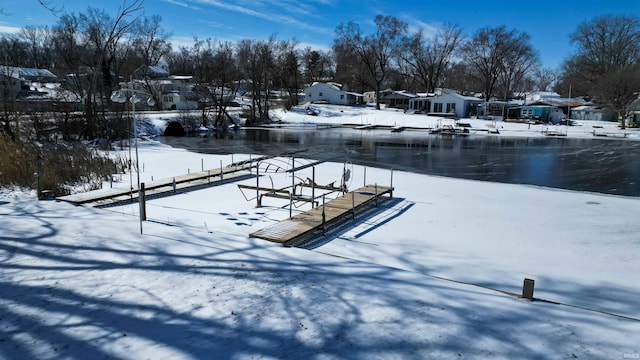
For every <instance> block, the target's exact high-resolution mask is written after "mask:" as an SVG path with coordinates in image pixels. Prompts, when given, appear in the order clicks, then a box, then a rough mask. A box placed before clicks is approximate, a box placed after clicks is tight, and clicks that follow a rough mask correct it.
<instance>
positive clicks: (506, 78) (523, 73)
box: [497, 33, 539, 99]
mask: <svg viewBox="0 0 640 360" xmlns="http://www.w3.org/2000/svg"><path fill="white" fill-rule="evenodd" d="M529 40H530V37H529V35H527V34H525V33H520V35H519V36H518V38H517V40H516V42H515V43H514V44H513V46H511V47H510V48H509V49H508V50H507V51H506V54H505V57H504V60H503V62H502V69H501V71H500V73H499V75H498V82H497V87H498V88H499V89H500V90H501V93H500V94H501V95H503V96H504V99H509V98H510V97H511V96H512V95H513V92H514V91H520V92H523V91H527V90H529V89H530V88H531V84H532V83H533V76H534V74H535V71H536V70H537V69H538V67H539V60H538V55H537V53H536V52H535V51H534V50H533V47H532V46H531V45H530V42H529Z"/></svg>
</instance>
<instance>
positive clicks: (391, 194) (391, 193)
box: [389, 168, 393, 197]
mask: <svg viewBox="0 0 640 360" xmlns="http://www.w3.org/2000/svg"><path fill="white" fill-rule="evenodd" d="M390 187H391V189H393V168H392V169H391V185H390ZM389 194H390V197H393V190H391V192H390V193H389Z"/></svg>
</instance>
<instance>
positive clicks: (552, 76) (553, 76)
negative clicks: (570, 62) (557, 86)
mask: <svg viewBox="0 0 640 360" xmlns="http://www.w3.org/2000/svg"><path fill="white" fill-rule="evenodd" d="M557 79H558V73H557V72H556V71H554V70H553V69H551V68H539V69H537V70H536V71H535V74H534V80H535V87H536V89H537V90H539V91H548V90H549V89H550V87H551V86H552V85H553V83H555V81H556V80H557Z"/></svg>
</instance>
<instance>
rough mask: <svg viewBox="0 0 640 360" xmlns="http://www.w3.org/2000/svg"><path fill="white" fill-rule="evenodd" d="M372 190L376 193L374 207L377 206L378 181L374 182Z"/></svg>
mask: <svg viewBox="0 0 640 360" xmlns="http://www.w3.org/2000/svg"><path fill="white" fill-rule="evenodd" d="M374 189H375V190H374V192H375V194H376V207H378V183H375V184H374Z"/></svg>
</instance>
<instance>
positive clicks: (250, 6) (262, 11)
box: [195, 0, 333, 34]
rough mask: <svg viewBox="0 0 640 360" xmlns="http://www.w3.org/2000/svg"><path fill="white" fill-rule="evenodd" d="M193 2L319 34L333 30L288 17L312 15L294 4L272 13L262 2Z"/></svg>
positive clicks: (199, 0)
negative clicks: (292, 14) (295, 14)
mask: <svg viewBox="0 0 640 360" xmlns="http://www.w3.org/2000/svg"><path fill="white" fill-rule="evenodd" d="M195 1H196V2H198V3H200V4H203V5H209V6H214V7H217V8H220V9H224V10H227V11H232V12H236V13H240V14H243V15H247V16H251V17H255V18H259V19H263V20H267V21H270V22H273V23H279V24H286V25H290V26H293V27H296V28H299V29H303V30H310V31H313V32H315V33H319V34H331V33H333V29H328V28H324V27H319V26H315V25H312V24H309V23H306V22H304V21H300V20H298V18H299V16H291V15H289V14H291V13H298V14H311V13H312V12H311V9H308V8H306V9H305V7H304V6H300V4H296V3H289V5H287V6H281V7H280V10H283V11H277V12H274V11H273V10H271V9H269V10H267V8H269V6H265V5H271V8H273V4H272V3H269V4H267V3H265V2H262V1H240V2H239V3H241V4H243V5H236V4H230V3H227V2H222V1H218V0H195ZM254 9H259V10H254ZM285 12H286V13H285Z"/></svg>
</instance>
